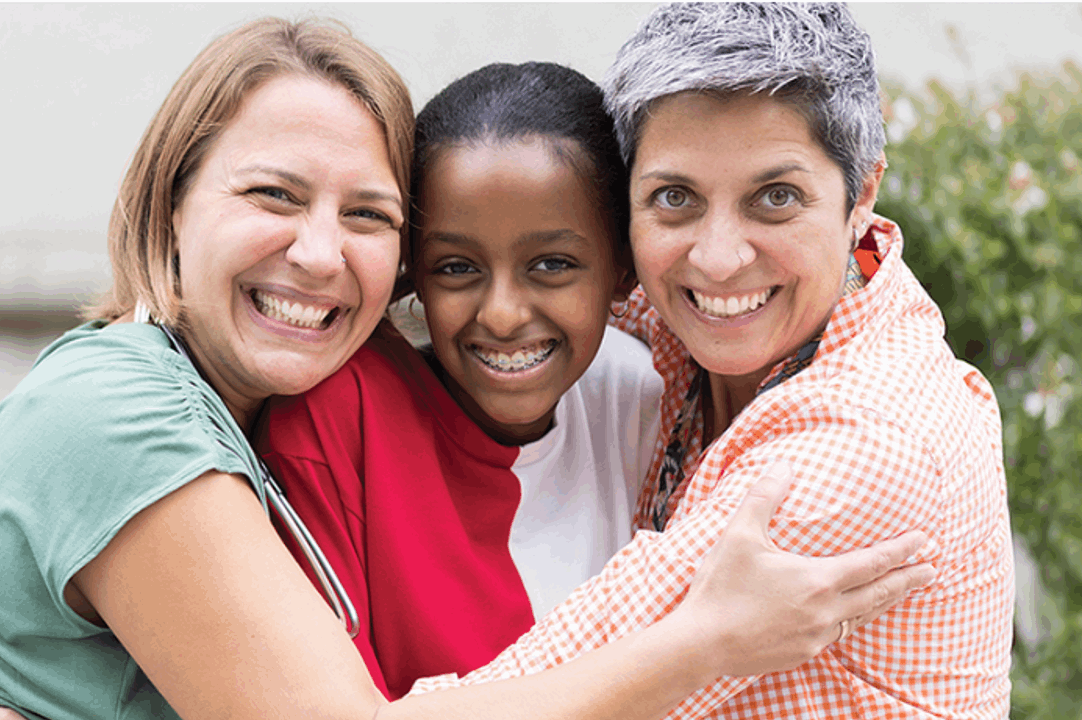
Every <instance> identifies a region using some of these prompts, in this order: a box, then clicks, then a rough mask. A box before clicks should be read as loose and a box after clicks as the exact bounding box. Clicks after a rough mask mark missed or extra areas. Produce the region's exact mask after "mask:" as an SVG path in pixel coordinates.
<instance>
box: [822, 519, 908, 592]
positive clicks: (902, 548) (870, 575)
mask: <svg viewBox="0 0 1082 720" xmlns="http://www.w3.org/2000/svg"><path fill="white" fill-rule="evenodd" d="M926 540H927V538H926V537H925V535H924V533H922V532H920V531H918V530H914V531H911V532H907V533H904V534H902V535H899V536H898V537H896V538H892V539H890V540H884V541H883V542H881V543H877V544H876V545H872V546H871V547H868V548H863V549H861V550H854V551H852V552H848V553H845V554H844V555H838V556H837V557H834V558H831V562H832V564H834V565H835V569H836V571H837V572H838V576H837V577H838V589H839V590H850V589H853V588H858V587H861V586H863V585H867V584H868V583H870V582H873V581H874V580H875V579H876V578H879V577H882V576H883V575H885V574H886V573H888V572H889V571H891V570H892V569H894V568H897V567H899V566H901V565H904V564H905V563H906V561H907V560H908V559H909V558H910V557H912V556H913V554H914V553H916V552H917V551H918V550H919V549H920V548H921V546H922V545H924V543H925V541H926Z"/></svg>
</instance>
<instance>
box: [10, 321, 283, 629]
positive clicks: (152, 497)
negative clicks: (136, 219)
mask: <svg viewBox="0 0 1082 720" xmlns="http://www.w3.org/2000/svg"><path fill="white" fill-rule="evenodd" d="M69 335H70V337H66V338H65V339H64V340H62V341H61V342H60V344H59V346H57V345H54V346H53V347H51V348H50V349H49V350H47V351H46V354H45V355H43V356H42V358H41V359H39V361H38V363H37V364H36V365H35V367H34V369H33V370H32V372H31V374H30V376H28V378H26V380H25V381H24V383H23V384H21V385H20V386H19V387H18V388H16V390H15V391H14V392H13V393H12V394H11V396H9V397H8V398H7V399H6V400H5V401H4V403H3V404H2V405H0V438H2V440H0V446H2V448H3V450H2V455H3V456H4V465H5V468H4V474H3V479H2V480H0V483H2V485H0V487H2V492H0V495H2V498H3V499H2V500H0V503H2V505H0V518H2V519H0V537H2V538H3V542H4V544H5V545H6V546H8V547H19V548H20V549H21V552H16V553H13V556H12V557H10V558H9V559H8V560H7V561H5V564H11V563H13V562H17V563H18V565H19V567H18V569H16V568H10V567H9V571H12V572H16V573H17V574H19V575H20V576H21V579H20V581H19V582H15V583H11V582H8V583H5V586H6V589H5V590H3V591H0V604H3V605H4V606H6V607H5V608H4V612H5V617H12V616H16V615H17V616H23V615H24V614H25V615H27V617H25V618H23V619H24V620H25V621H26V622H28V623H31V624H33V623H34V622H35V621H34V620H33V619H32V618H31V617H29V615H30V614H40V612H41V603H40V601H41V600H42V598H35V601H34V602H28V600H29V598H23V599H24V600H27V601H26V602H20V594H21V593H23V592H30V588H32V587H35V586H36V583H35V580H34V578H33V575H35V574H37V575H38V576H39V577H38V578H37V580H36V582H37V583H43V584H44V590H45V591H46V592H47V593H48V596H49V598H50V599H51V601H52V604H53V607H54V611H55V612H56V613H57V614H58V615H59V616H61V617H63V618H65V619H66V620H67V621H68V622H71V623H74V624H75V625H80V624H81V623H82V622H83V621H82V620H81V618H79V617H78V616H77V615H75V613H73V612H72V611H71V610H70V608H69V607H68V606H67V604H66V603H65V602H64V601H63V590H64V587H65V585H66V584H67V582H68V581H69V580H70V578H71V577H72V575H74V573H75V572H76V571H78V570H79V569H80V568H81V567H83V566H84V565H85V564H86V563H87V562H88V561H89V560H91V559H92V558H94V557H95V556H96V555H97V554H98V553H99V552H101V550H102V549H103V548H104V547H105V546H106V545H107V544H108V543H109V541H110V540H111V539H112V538H113V537H114V536H115V535H116V533H117V532H118V531H119V530H120V528H121V527H123V526H124V524H125V523H126V522H127V521H128V520H130V519H131V518H132V517H133V516H134V515H135V514H136V513H138V512H139V511H140V510H142V509H144V508H146V507H148V506H149V505H151V504H152V503H154V502H156V501H157V500H159V499H161V498H162V497H164V496H165V495H167V494H168V493H170V492H172V491H173V490H175V489H177V488H179V487H180V486H182V485H184V484H185V483H187V482H189V481H191V480H193V479H195V478H197V477H199V476H200V475H202V474H203V473H205V472H207V471H210V470H218V471H221V472H225V473H237V474H241V475H243V476H246V477H248V478H249V479H250V480H253V481H255V480H256V479H257V478H258V464H257V463H258V461H257V460H256V459H255V455H254V454H253V453H252V451H251V449H250V448H249V447H248V444H247V442H246V441H245V439H244V436H243V434H242V432H241V431H240V429H239V427H237V425H236V423H235V422H234V421H233V419H232V417H231V416H230V415H229V413H228V410H227V409H226V408H225V406H224V404H223V403H222V401H221V399H220V398H219V397H218V396H217V394H216V393H214V391H213V390H212V389H211V388H210V387H209V386H208V385H207V384H206V383H205V382H204V381H203V380H202V379H201V378H200V377H199V376H198V374H197V373H196V372H195V370H194V369H193V368H192V367H191V365H190V363H188V361H187V360H185V359H184V358H183V357H182V356H181V355H179V354H178V353H177V352H175V351H174V350H172V349H171V347H170V346H169V345H168V344H167V343H164V342H163V341H162V338H164V336H163V335H162V333H161V331H160V330H158V329H157V328H154V327H152V326H116V327H110V328H100V329H90V328H87V327H86V326H84V328H81V329H79V330H76V331H73V333H70V334H69ZM257 485H258V483H256V482H253V487H256V486H257ZM256 491H257V494H259V495H260V498H261V500H262V494H261V489H259V488H258V487H256ZM16 558H18V560H16ZM5 575H7V573H5ZM7 577H8V578H11V577H12V575H7ZM39 619H41V618H39Z"/></svg>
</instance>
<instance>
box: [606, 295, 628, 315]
mask: <svg viewBox="0 0 1082 720" xmlns="http://www.w3.org/2000/svg"><path fill="white" fill-rule="evenodd" d="M614 305H616V303H611V304H610V305H609V312H610V313H612V316H613V317H614V318H617V319H619V318H622V317H623V316H624V315H627V313H628V310H630V309H631V305H630V304H629V303H628V301H627V300H626V299H625V300H624V301H623V306H624V309H623V310H621V311H620V312H616V311H615V310H613V309H612V308H613V306H614Z"/></svg>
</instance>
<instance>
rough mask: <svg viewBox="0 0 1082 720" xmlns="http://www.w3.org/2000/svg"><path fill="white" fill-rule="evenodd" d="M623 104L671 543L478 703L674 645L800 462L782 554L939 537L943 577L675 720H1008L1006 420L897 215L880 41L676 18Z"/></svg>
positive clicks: (653, 510)
mask: <svg viewBox="0 0 1082 720" xmlns="http://www.w3.org/2000/svg"><path fill="white" fill-rule="evenodd" d="M606 92H607V103H608V106H609V109H610V111H611V112H612V114H613V115H614V117H615V119H616V123H617V128H618V134H619V140H620V143H621V147H622V151H623V154H624V157H625V159H626V160H627V161H628V164H629V168H630V176H631V178H630V200H631V242H632V247H633V251H634V255H635V267H636V271H637V274H638V277H639V280H640V282H641V283H642V287H641V289H640V290H638V291H636V294H635V295H633V297H632V298H631V300H630V301H629V303H628V308H627V309H626V312H621V314H622V318H621V319H620V320H618V321H617V325H619V326H621V327H623V328H624V329H627V330H630V331H632V332H635V333H637V334H638V335H639V336H640V337H642V338H643V339H645V340H646V341H648V342H649V343H650V345H651V347H652V348H653V353H654V364H655V366H656V367H657V369H658V371H659V372H660V373H661V374H662V376H663V377H664V379H665V383H666V388H665V395H664V397H663V400H662V421H661V422H662V428H661V432H662V441H661V442H660V443H659V447H658V451H657V453H656V455H655V458H654V461H653V464H652V466H651V470H650V474H649V475H648V477H647V480H646V484H645V488H644V490H643V492H642V494H641V496H640V498H639V503H638V508H637V513H636V522H637V524H638V526H639V527H640V528H644V529H646V530H652V531H654V532H640V533H638V534H637V535H636V537H635V539H634V541H633V542H632V543H631V545H629V546H628V547H627V548H625V550H624V551H623V552H622V553H621V554H620V555H618V556H617V557H616V558H615V559H614V561H613V562H611V563H610V564H609V566H608V567H607V568H606V571H605V572H604V573H603V574H602V575H601V576H600V577H598V578H595V580H594V581H593V583H592V584H591V585H589V586H587V587H586V588H585V589H580V590H579V591H578V592H577V593H576V594H575V595H574V596H573V597H572V598H571V599H570V600H569V601H568V602H567V603H565V604H564V605H562V606H561V607H559V608H558V609H557V610H556V611H555V612H554V613H553V614H550V615H549V617H548V618H546V620H545V621H543V623H542V624H540V625H539V626H538V627H536V628H535V629H534V631H533V632H532V633H530V634H529V635H527V636H526V637H525V638H523V639H522V640H520V641H519V643H518V644H516V646H514V647H513V648H511V649H509V650H508V651H506V652H505V653H504V654H503V655H501V656H500V658H498V659H497V661H496V663H495V664H494V665H492V666H489V667H488V668H486V669H484V670H483V671H479V672H477V673H474V674H471V675H470V676H467V680H468V681H475V680H477V681H479V680H484V679H491V678H495V677H502V676H508V675H513V674H518V673H523V672H532V671H535V670H538V669H541V668H543V667H545V666H546V665H547V664H548V663H551V662H552V661H553V660H552V658H553V657H554V655H555V654H554V653H553V652H552V651H551V650H546V648H550V647H553V646H555V647H558V648H561V650H562V653H561V657H564V658H567V657H574V656H575V655H576V654H578V653H579V652H582V651H584V650H586V649H588V648H590V647H595V646H597V645H599V644H601V643H604V642H606V641H607V640H609V639H611V638H613V637H617V636H620V635H622V634H623V633H626V632H630V631H632V630H634V629H635V628H638V627H642V626H643V625H645V624H647V623H649V622H651V621H652V620H653V619H654V618H656V617H658V616H659V615H660V614H661V613H662V612H663V611H664V609H665V608H666V607H671V605H672V603H673V602H674V601H675V599H677V598H679V597H680V596H681V595H682V593H684V592H685V591H686V589H687V586H688V581H689V579H690V577H691V573H692V570H693V567H694V564H693V561H692V560H691V558H693V557H694V556H695V553H696V552H697V551H700V550H698V549H699V548H701V547H702V546H703V545H704V543H705V542H706V539H707V538H711V537H716V536H718V535H719V534H721V533H724V532H725V531H726V529H727V528H728V527H729V525H730V522H731V519H732V517H733V512H734V510H735V508H736V507H737V505H738V503H739V501H740V499H741V497H742V496H743V495H744V494H745V493H746V492H747V490H748V487H749V485H750V482H751V480H752V478H754V476H755V475H756V474H757V473H758V472H760V471H761V469H762V468H763V467H764V466H765V465H766V464H767V463H769V462H770V461H771V460H773V459H779V458H781V459H785V460H788V461H789V462H790V463H791V464H792V465H793V468H794V472H795V474H796V476H797V482H796V484H795V486H794V487H793V489H792V491H791V492H790V493H789V495H788V496H787V498H786V500H785V502H784V503H783V505H782V508H781V510H780V511H779V513H778V515H777V516H775V519H774V522H773V524H772V534H773V537H774V539H775V542H777V544H778V545H779V546H781V547H784V548H785V549H787V550H790V551H793V552H800V553H804V554H810V555H834V554H837V553H841V552H845V551H847V550H851V549H853V548H858V547H865V546H868V545H870V544H872V543H874V542H876V541H879V540H881V539H883V538H886V537H890V536H892V535H894V534H897V533H898V532H899V531H900V530H902V529H904V528H910V527H915V528H919V529H921V530H923V531H924V532H925V533H927V535H928V537H929V538H930V541H929V543H928V544H927V545H925V547H924V548H922V550H921V551H920V552H919V553H918V555H917V558H918V559H920V560H924V561H930V562H932V563H934V564H935V566H936V568H937V569H938V570H939V576H938V579H937V580H936V582H934V583H933V584H931V585H930V586H928V587H926V588H924V589H922V590H919V591H916V592H914V593H913V594H911V595H910V596H909V597H908V598H907V599H906V600H905V601H904V602H902V603H901V604H899V605H897V606H896V607H894V608H892V609H891V610H890V611H888V612H887V613H885V614H884V615H882V616H881V617H879V618H878V619H876V620H874V621H873V622H869V623H867V624H866V625H863V626H861V625H862V623H861V618H853V619H850V620H845V621H843V622H841V623H840V624H839V626H838V629H837V633H838V635H837V636H838V639H839V641H838V642H836V643H834V644H833V645H831V646H829V647H828V648H827V649H826V650H825V651H824V652H823V653H821V654H819V655H818V656H817V657H815V658H814V659H813V660H811V661H810V662H808V663H805V664H804V665H801V666H800V667H798V668H796V669H795V670H791V671H788V672H779V673H769V674H765V675H761V676H757V677H741V678H736V677H723V678H720V679H718V680H717V681H716V682H715V683H713V684H712V685H711V686H709V687H707V688H704V689H703V690H700V691H698V692H696V693H695V694H693V695H692V696H690V697H689V698H688V699H687V700H685V701H684V702H683V703H682V704H681V705H680V706H679V707H678V708H677V709H676V710H674V711H673V713H672V714H671V717H681V718H699V717H721V716H724V717H780V716H785V717H801V718H828V717H829V718H837V717H875V718H902V717H906V718H912V717H922V718H927V717H951V718H993V717H997V718H1002V717H1006V716H1007V713H1008V709H1009V695H1010V681H1009V678H1008V670H1009V665H1010V645H1011V617H1012V604H1013V587H1014V581H1013V566H1012V553H1011V541H1010V525H1009V520H1008V515H1007V503H1006V483H1005V478H1004V472H1003V460H1002V446H1001V428H1000V420H999V409H998V407H997V405H996V400H995V397H994V395H993V394H992V390H991V387H990V386H989V384H988V382H987V381H986V380H985V379H984V378H983V377H982V376H981V375H980V373H979V372H977V370H975V369H974V368H972V367H970V366H968V365H966V364H965V363H963V362H961V361H959V360H957V359H955V357H954V356H953V354H952V353H951V351H950V349H949V347H948V346H947V344H946V342H945V341H944V339H943V335H944V323H943V319H942V316H941V314H940V312H939V310H938V308H936V306H935V305H934V303H933V302H932V300H931V299H930V298H929V297H928V295H927V293H925V291H924V290H923V288H922V287H921V285H920V283H919V282H918V281H917V280H916V278H915V277H914V276H913V274H912V273H911V272H910V271H909V269H908V268H907V267H906V265H905V263H904V262H903V260H902V244H903V241H902V235H901V231H900V230H899V228H898V227H897V226H896V225H895V224H894V223H893V222H891V221H890V220H887V219H886V218H883V217H879V216H876V215H875V214H873V207H874V205H875V199H876V194H877V191H878V188H879V183H880V180H881V179H882V176H883V171H884V168H885V166H886V162H885V158H884V156H883V145H884V136H883V130H882V118H881V115H880V108H879V94H878V83H877V80H876V72H875V64H874V54H873V52H872V48H871V45H870V41H869V38H868V36H867V34H866V33H864V32H863V31H862V30H861V29H860V28H859V27H858V26H857V25H856V24H855V22H854V21H853V18H852V17H851V15H850V14H849V12H848V10H847V9H846V8H845V7H844V6H842V5H837V4H812V5H788V4H762V5H759V4H743V3H740V4H716V5H715V4H676V5H668V6H664V7H661V8H659V9H657V10H656V11H655V12H654V13H652V14H651V15H650V16H649V17H648V18H647V19H646V20H645V21H644V23H643V24H642V26H641V27H640V28H639V30H638V32H637V33H636V34H635V35H634V36H633V37H632V38H631V39H630V40H629V41H628V42H627V43H626V44H625V45H624V47H623V48H622V49H621V51H620V53H619V56H618V57H617V60H616V62H615V64H614V65H613V67H612V69H611V70H610V72H609V74H608V77H607V79H606ZM734 529H735V528H734ZM700 552H701V551H700Z"/></svg>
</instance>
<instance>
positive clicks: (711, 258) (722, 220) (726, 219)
mask: <svg viewBox="0 0 1082 720" xmlns="http://www.w3.org/2000/svg"><path fill="white" fill-rule="evenodd" d="M756 257H758V252H757V251H756V250H755V245H753V244H752V243H750V242H748V239H747V237H746V234H745V230H744V228H743V227H742V223H741V222H740V220H739V219H738V218H734V217H731V216H730V214H729V213H725V212H722V211H717V210H711V211H710V212H709V213H708V214H707V215H706V217H705V218H704V221H703V222H701V223H698V226H697V227H696V229H695V234H694V236H693V238H692V246H691V248H690V249H689V250H688V263H689V264H690V265H691V266H692V267H694V268H695V269H696V270H698V271H699V272H700V273H702V274H703V275H704V276H705V278H706V279H708V280H710V281H711V282H723V281H725V280H728V279H729V278H730V277H732V276H733V275H736V274H737V273H738V272H740V270H741V269H743V268H745V267H747V266H748V265H750V264H751V263H753V262H754V261H755V258H756Z"/></svg>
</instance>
